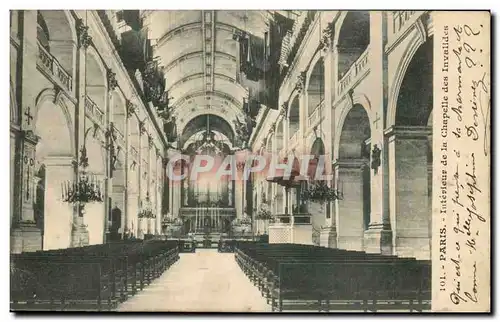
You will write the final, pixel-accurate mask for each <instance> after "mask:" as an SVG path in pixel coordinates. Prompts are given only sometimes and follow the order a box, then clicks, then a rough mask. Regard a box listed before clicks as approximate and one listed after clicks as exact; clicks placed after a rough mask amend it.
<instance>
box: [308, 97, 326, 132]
mask: <svg viewBox="0 0 500 322" xmlns="http://www.w3.org/2000/svg"><path fill="white" fill-rule="evenodd" d="M324 107H325V101H324V100H322V101H321V102H320V103H319V104H318V105H317V106H316V107H315V108H314V111H313V112H312V113H311V115H309V118H308V119H307V126H308V127H309V128H311V127H312V126H314V125H315V123H316V122H317V121H318V120H319V119H320V118H321V117H322V116H323V115H322V114H323V109H324Z"/></svg>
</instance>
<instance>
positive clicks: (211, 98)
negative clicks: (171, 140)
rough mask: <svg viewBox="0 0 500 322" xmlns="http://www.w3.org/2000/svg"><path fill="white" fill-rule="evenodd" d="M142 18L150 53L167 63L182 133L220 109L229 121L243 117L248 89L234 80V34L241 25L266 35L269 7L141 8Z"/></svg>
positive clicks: (235, 61)
mask: <svg viewBox="0 0 500 322" xmlns="http://www.w3.org/2000/svg"><path fill="white" fill-rule="evenodd" d="M143 18H144V23H145V25H147V27H148V30H149V35H148V37H149V38H150V39H151V40H152V43H153V44H154V56H155V57H158V58H159V60H160V62H161V65H163V66H164V67H165V75H166V88H167V90H168V93H169V97H171V98H172V99H171V104H172V106H173V115H174V116H176V119H177V120H178V122H179V124H178V128H179V130H180V131H181V133H182V131H183V130H184V129H183V128H184V127H185V126H186V124H187V123H188V122H189V121H190V119H192V118H193V117H196V116H199V115H200V114H207V113H212V114H216V115H224V116H225V118H226V121H227V123H228V124H233V120H234V119H235V118H236V117H239V118H240V119H243V115H242V113H243V111H242V108H243V102H244V98H246V97H247V96H248V92H247V90H246V89H245V88H244V87H243V86H241V85H240V84H239V83H238V81H237V79H238V77H237V72H238V70H239V68H238V66H237V64H238V60H239V59H238V55H239V47H238V46H239V44H238V42H237V40H235V38H234V35H235V34H236V33H238V32H240V31H245V32H247V33H250V34H254V35H256V36H259V37H264V33H265V32H266V31H268V29H269V26H268V22H269V18H270V13H269V12H268V11H250V10H248V11H246V10H242V11H236V10H235V11H224V10H221V11H214V10H185V11H161V10H158V11H156V10H155V11H147V12H143ZM196 124H199V126H203V124H201V123H199V122H196ZM196 130H198V129H195V128H193V129H190V130H189V132H193V131H196ZM223 132H225V131H223ZM193 133H194V132H193ZM226 134H227V133H226Z"/></svg>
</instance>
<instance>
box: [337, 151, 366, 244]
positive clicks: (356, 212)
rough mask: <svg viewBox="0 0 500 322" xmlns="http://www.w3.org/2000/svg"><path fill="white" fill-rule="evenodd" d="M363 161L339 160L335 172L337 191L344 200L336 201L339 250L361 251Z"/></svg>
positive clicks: (362, 230) (362, 229) (362, 231)
mask: <svg viewBox="0 0 500 322" xmlns="http://www.w3.org/2000/svg"><path fill="white" fill-rule="evenodd" d="M364 164H365V161H364V160H356V159H349V160H339V161H338V162H337V163H336V164H335V167H336V171H337V174H338V178H339V182H340V183H339V185H340V187H339V189H341V190H342V192H343V195H344V199H342V200H338V201H337V211H338V216H337V247H338V248H341V249H350V250H358V251H362V250H363V248H364V247H363V233H364V224H365V223H364V207H363V193H362V191H363V172H362V171H363V166H364Z"/></svg>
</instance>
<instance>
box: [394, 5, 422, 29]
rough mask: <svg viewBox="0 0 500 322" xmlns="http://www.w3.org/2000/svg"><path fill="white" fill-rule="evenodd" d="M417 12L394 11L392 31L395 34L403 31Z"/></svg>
mask: <svg viewBox="0 0 500 322" xmlns="http://www.w3.org/2000/svg"><path fill="white" fill-rule="evenodd" d="M415 12H416V11H403V10H399V11H393V12H392V30H393V32H394V33H398V32H399V31H401V29H403V27H404V26H405V24H406V23H407V22H408V20H410V18H411V17H412V16H413V15H414V14H415Z"/></svg>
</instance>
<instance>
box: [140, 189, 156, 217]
mask: <svg viewBox="0 0 500 322" xmlns="http://www.w3.org/2000/svg"><path fill="white" fill-rule="evenodd" d="M138 217H139V218H156V215H155V214H154V212H153V205H152V203H151V200H150V199H149V192H148V193H147V194H146V198H145V199H144V200H142V201H141V207H140V209H139V214H138Z"/></svg>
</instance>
